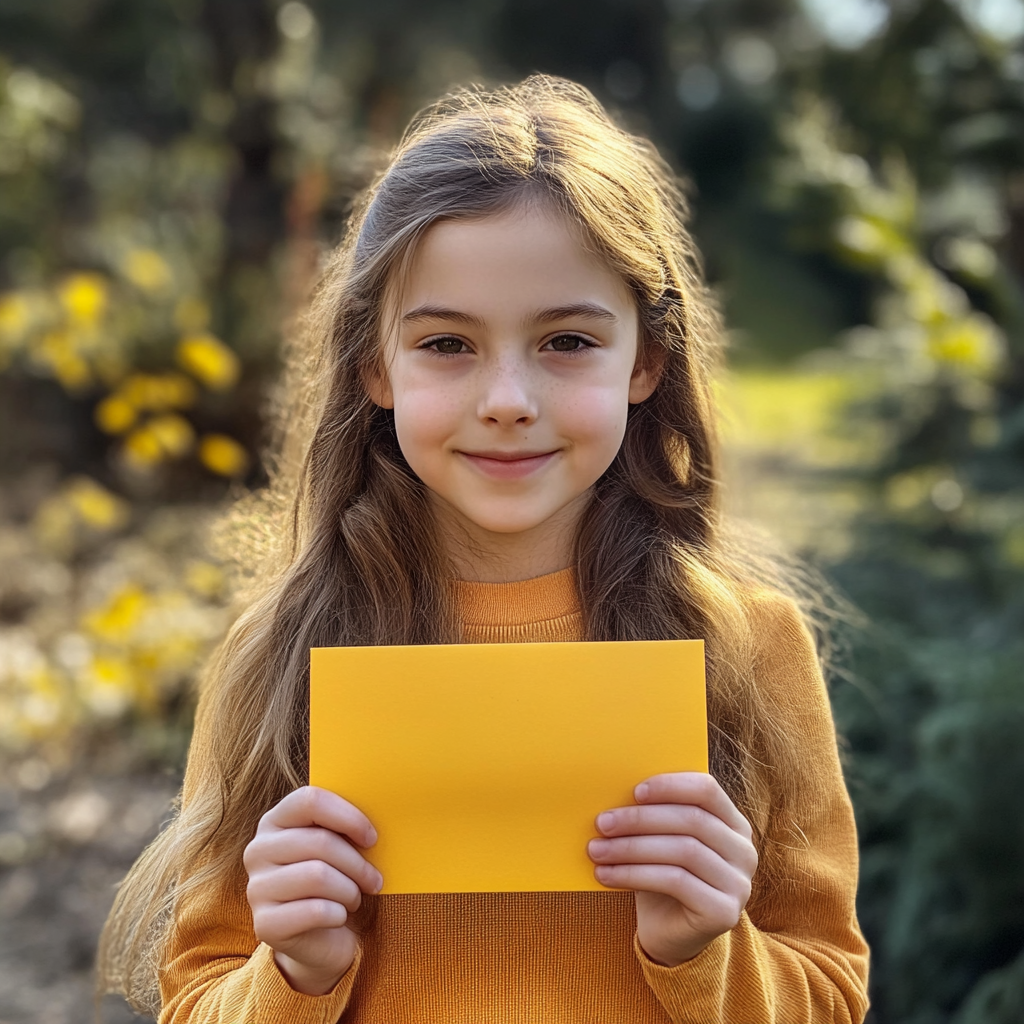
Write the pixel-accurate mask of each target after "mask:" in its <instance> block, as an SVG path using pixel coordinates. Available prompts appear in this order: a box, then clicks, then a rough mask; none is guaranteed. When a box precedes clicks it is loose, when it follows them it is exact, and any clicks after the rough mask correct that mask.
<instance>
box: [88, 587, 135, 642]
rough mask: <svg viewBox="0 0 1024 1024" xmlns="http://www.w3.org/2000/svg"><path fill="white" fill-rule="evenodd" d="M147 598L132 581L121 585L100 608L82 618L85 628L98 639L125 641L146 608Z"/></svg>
mask: <svg viewBox="0 0 1024 1024" xmlns="http://www.w3.org/2000/svg"><path fill="white" fill-rule="evenodd" d="M147 605H148V598H147V596H146V594H145V593H144V592H143V591H142V590H141V589H140V588H139V587H138V586H136V585H135V584H134V583H129V584H128V585H127V586H125V587H122V589H121V590H119V591H118V592H117V593H116V594H114V596H113V597H112V598H111V599H110V600H109V601H108V602H107V604H106V605H105V606H104V607H102V608H97V609H96V610H95V611H92V612H90V613H89V614H88V615H86V616H85V617H84V619H83V622H82V624H83V625H84V627H85V629H86V630H87V631H88V632H89V633H91V634H92V635H93V636H95V637H98V638H99V639H100V640H108V641H114V642H116V643H125V642H127V641H128V639H129V638H130V636H131V634H132V631H133V630H134V629H135V628H136V627H137V626H138V624H139V622H140V621H141V619H142V617H143V615H144V614H145V612H146V610H147Z"/></svg>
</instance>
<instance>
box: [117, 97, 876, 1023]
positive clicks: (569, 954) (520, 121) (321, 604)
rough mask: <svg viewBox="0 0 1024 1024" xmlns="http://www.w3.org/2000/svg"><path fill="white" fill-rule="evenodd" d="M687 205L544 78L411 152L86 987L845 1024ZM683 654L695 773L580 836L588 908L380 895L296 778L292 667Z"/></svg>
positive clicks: (368, 216)
mask: <svg viewBox="0 0 1024 1024" xmlns="http://www.w3.org/2000/svg"><path fill="white" fill-rule="evenodd" d="M684 212H685V211H684V208H683V202H682V199H681V196H680V193H679V191H678V190H677V187H676V185H675V184H674V182H673V179H672V176H671V174H670V173H669V171H668V169H667V167H666V166H665V165H664V164H663V163H662V162H661V160H660V159H659V158H658V157H657V155H656V154H655V153H654V151H653V149H652V148H651V146H650V145H649V144H647V143H646V142H644V141H642V140H640V139H637V138H634V137H631V136H629V135H627V134H626V133H625V132H623V131H621V130H620V129H618V128H617V127H615V126H614V124H613V123H612V122H611V121H610V120H609V118H608V116H607V115H606V114H605V112H604V111H603V110H602V108H601V107H600V106H599V105H598V104H597V102H596V101H595V100H594V99H593V97H592V96H591V95H590V94H589V93H588V92H586V91H585V90H584V89H582V88H580V87H578V86H575V85H572V84H570V83H568V82H565V81H562V80H558V79H552V78H547V77H533V78H530V79H528V80H527V81H526V82H524V83H522V84H521V85H519V86H517V87H515V88H511V89H502V90H498V91H496V92H494V93H480V92H462V93H458V94H456V95H455V96H454V97H450V98H449V99H448V100H447V101H443V102H442V103H440V104H438V105H437V106H435V107H434V108H432V109H431V110H430V111H428V112H427V113H426V114H425V115H423V116H422V117H420V118H419V119H418V120H417V121H416V122H415V123H414V125H413V127H412V128H410V130H409V132H408V133H407V135H406V137H405V139H404V140H403V141H402V143H401V144H400V146H399V148H398V151H397V153H396V155H395V157H394V159H393V160H392V162H391V164H390V166H389V167H388V169H387V171H386V172H385V173H384V174H383V175H382V176H381V177H380V179H379V180H378V181H377V183H376V184H375V185H374V186H373V187H372V188H371V189H370V191H369V193H368V195H367V197H366V198H365V201H364V203H363V205H362V207H361V209H359V210H358V211H357V214H356V215H355V217H354V219H353V223H352V226H351V231H350V237H349V242H348V243H347V245H346V246H344V247H343V248H342V249H341V250H340V251H339V252H338V253H337V254H336V255H335V257H334V258H333V260H332V261H331V263H330V264H329V266H328V268H327V271H326V274H325V277H324V280H323V283H322V285H321V287H320V289H319V291H318V293H317V296H316V299H315V302H314V306H313V310H312V313H311V316H310V321H309V327H310V330H309V332H308V334H309V337H310V338H311V339H312V340H313V342H314V343H315V345H316V346H317V347H316V356H315V358H314V359H308V358H307V359H304V358H301V357H300V359H299V360H297V362H296V366H297V371H296V374H294V375H293V385H294V386H293V389H292V401H291V402H290V403H286V405H285V407H284V417H283V418H284V421H285V426H286V428H287V430H286V437H285V440H284V445H283V449H282V450H283V452H284V453H285V457H284V458H282V460H281V463H280V464H281V467H282V468H281V472H280V473H279V475H278V476H279V478H278V481H277V485H276V486H277V491H276V493H278V494H284V493H289V492H290V494H291V499H292V503H293V515H292V517H291V527H290V531H289V535H290V540H291V547H290V551H289V553H288V554H287V556H286V557H285V558H284V560H283V563H282V564H281V566H280V567H279V569H278V570H277V571H276V572H275V573H274V574H273V575H270V576H268V577H267V579H266V582H265V583H264V584H263V589H262V592H261V593H260V594H259V595H258V597H257V598H256V600H255V601H254V602H253V603H252V604H251V606H250V608H249V609H248V611H247V612H246V613H245V614H243V615H242V616H241V617H240V618H239V620H238V622H237V623H236V625H235V626H234V628H233V629H232V631H231V633H230V635H229V636H228V638H227V640H226V641H225V642H224V644H223V646H222V647H221V649H220V651H219V653H218V654H217V656H216V657H215V658H214V660H213V662H212V665H211V666H210V668H209V671H208V673H207V675H206V678H205V682H204V686H203V688H202V691H201V697H200V702H199V708H198V711H197V716H196V726H195V734H194V737H193V740H192V746H191V750H190V753H189V759H188V767H187V770H186V775H185V782H184V787H183V792H182V798H181V805H180V811H179V813H178V815H177V817H176V818H175V819H174V821H173V822H172V823H171V825H170V826H169V827H168V828H167V829H166V830H165V831H164V832H163V833H162V834H161V835H160V836H159V837H158V838H157V839H156V840H155V841H154V842H153V844H152V845H151V846H150V847H149V848H148V849H147V850H146V851H145V852H144V853H143V855H142V856H141V857H140V858H139V860H138V862H137V863H136V865H135V866H134V868H133V869H132V871H131V872H130V874H129V875H128V877H127V878H126V880H125V881H124V883H123V884H122V886H121V888H120V890H119V893H118V896H117V901H116V903H115V905H114V908H113V910H112V912H111V916H110V919H109V921H108V923H107V926H106V929H105V931H104V936H103V941H102V945H101V964H100V966H101V987H102V988H103V989H105V990H107V989H111V988H114V989H120V990H122V991H125V992H126V994H127V995H128V996H129V998H130V999H132V1001H133V1002H134V1003H135V1005H136V1006H138V1007H140V1008H143V1009H149V1010H150V1011H152V1012H154V1013H155V1012H157V1011H158V1012H159V1020H160V1024H186V1022H189V1024H206V1022H210V1024H212V1022H224V1024H240V1022H247V1024H251V1022H259V1024H263V1022H265V1024H284V1022H288V1024H291V1022H306V1021H310V1022H323V1024H331V1022H335V1021H338V1020H341V1021H345V1022H353V1024H354V1022H381V1024H391V1022H393V1024H411V1022H417V1024H428V1022H434V1021H436V1022H442V1021H443V1022H445V1024H454V1022H463V1021H464V1022H473V1024H481V1022H484V1021H487V1022H504V1021H509V1022H511V1021H523V1022H525V1021H536V1022H541V1021H543V1022H545V1024H557V1022H566V1024H570V1022H571V1024H584V1022H601V1024H612V1022H623V1024H625V1022H628V1024H640V1022H655V1021H658V1022H667V1021H673V1022H676V1024H682V1022H687V1024H713V1022H716V1021H722V1022H725V1021H728V1022H734V1024H808V1022H825V1021H842V1022H860V1021H861V1020H862V1019H863V1017H864V1014H865V1011H866V1007H867V1000H866V996H865V989H866V975H867V948H866V946H865V944H864V940H863V938H862V936H861V933H860V931H859V929H858V926H857V921H856V916H855V911H854V893H855V886H856V877H857V848H856V836H855V832H854V824H853V817H852V813H851V808H850V802H849V799H848V797H847V794H846V791H845V788H844V786H843V781H842V776H841V773H840V768H839V761H838V757H837V752H836V741H835V734H834V729H833V725H832V720H831V716H830V712H829V707H828V702H827V697H826V694H825V689H824V685H823V682H822V678H821V673H820V670H819V665H818V661H817V658H816V655H815V650H814V646H813V642H812V640H811V637H810V634H809V632H808V630H807V629H806V628H805V626H804V624H803V622H802V620H801V618H800V615H799V613H798V611H797V609H796V606H795V604H794V602H793V601H792V600H791V599H789V598H787V597H784V596H782V593H781V590H782V583H781V582H779V580H781V574H780V573H778V572H776V573H775V574H774V576H773V575H772V574H771V573H770V572H768V570H767V569H765V567H764V564H763V560H762V561H761V562H759V561H758V560H757V559H756V558H754V557H752V556H745V555H743V554H742V553H741V552H740V551H739V550H738V549H737V548H736V547H735V545H730V544H727V542H726V540H725V539H724V535H723V533H722V530H721V527H720V525H719V521H718V511H717V507H718V488H719V480H718V466H717V461H716V445H715V435H714V414H713V409H712V402H711V387H710V373H711V370H712V368H713V363H714V355H715V350H716V343H717V338H718V324H717V321H716V318H715V316H714V314H713V311H712V307H711V304H710V302H709V299H708V296H707V294H706V292H705V290H704V287H703V286H702V284H701V281H700V278H699V274H698V270H697V261H696V254H695V252H694V249H693V246H692V243H691V242H690V239H689V237H688V235H687V233H686V231H685V229H684V227H683V215H684ZM296 452H301V453H302V462H301V470H300V471H299V472H298V473H297V474H294V475H290V474H289V472H288V465H289V458H291V456H292V453H296ZM759 565H760V568H758V566H759ZM773 579H774V580H775V582H774V583H773V582H772V580H773ZM687 637H702V638H705V640H706V647H707V654H708V701H709V719H710V722H711V736H710V740H711V764H712V771H711V774H710V775H703V774H698V773H670V774H666V775H660V776H655V777H653V778H650V779H645V780H641V779H638V780H636V781H637V787H636V790H635V793H634V803H633V804H632V805H631V806H629V807H619V808H609V809H608V811H607V812H606V813H604V814H602V815H600V816H599V818H598V819H597V821H596V822H595V838H594V840H593V841H592V842H591V843H590V845H589V846H588V849H587V852H588V854H589V855H590V857H591V859H592V860H593V861H594V864H595V869H594V870H595V872H596V877H597V879H598V880H599V881H600V882H601V883H603V885H604V886H606V887H607V889H608V891H607V892H572V893H550V892H542V893H460V894H436V895H391V896H389V895H380V896H378V895H375V894H376V893H377V892H378V891H379V890H380V887H381V885H382V879H381V877H380V875H379V873H378V872H377V870H376V869H375V868H374V867H373V866H372V859H373V856H372V847H373V844H374V842H375V832H374V825H373V823H372V822H370V821H369V820H368V819H367V818H366V816H365V815H364V814H363V813H362V812H361V811H360V810H359V809H358V808H357V807H354V806H353V805H352V804H350V803H349V802H347V801H346V800H345V799H343V798H342V797H340V796H337V795H335V794H332V793H329V792H326V791H324V790H320V789H315V788H312V787H309V786H304V785H303V783H304V781H305V773H306V766H307V758H308V750H307V725H308V699H307V695H308V690H307V684H308V659H309V649H310V648H311V647H314V646H327V645H335V644H341V645H352V644H419V643H447V642H496V641H509V642H512V641H518V642H527V641H539V640H563V641H564V640H584V639H588V640H639V639H669V638H687ZM630 685H632V684H631V681H629V680H625V679H624V680H623V690H624V699H628V693H629V686H630ZM343 741H344V738H343V737H341V738H339V742H343Z"/></svg>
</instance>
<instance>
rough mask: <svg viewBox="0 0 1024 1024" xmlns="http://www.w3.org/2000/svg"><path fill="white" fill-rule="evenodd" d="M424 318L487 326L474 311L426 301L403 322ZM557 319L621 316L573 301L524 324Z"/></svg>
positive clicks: (613, 320) (613, 318)
mask: <svg viewBox="0 0 1024 1024" xmlns="http://www.w3.org/2000/svg"><path fill="white" fill-rule="evenodd" d="M422 320H450V321H453V322H455V323H460V324H468V325H469V326H470V327H481V328H482V327H484V326H485V324H484V321H483V320H482V319H481V318H480V317H478V316H474V315H473V314H472V313H465V312H463V311H462V310H459V309H449V308H448V307H447V306H436V305H433V304H431V303H424V304H423V305H422V306H417V307H416V308H415V309H410V310H409V312H408V313H404V314H403V315H402V323H403V324H410V323H418V322H419V321H422ZM556 320H600V321H604V322H606V323H618V320H619V318H618V317H617V316H616V315H615V314H614V313H613V312H612V311H611V310H610V309H605V307H604V306H599V305H598V304H597V303H596V302H571V303H569V304H568V305H565V306H551V307H549V308H548V309H539V310H537V311H536V312H535V313H532V314H530V315H529V316H527V317H524V318H523V326H524V327H530V326H533V325H534V324H547V323H552V322H554V321H556Z"/></svg>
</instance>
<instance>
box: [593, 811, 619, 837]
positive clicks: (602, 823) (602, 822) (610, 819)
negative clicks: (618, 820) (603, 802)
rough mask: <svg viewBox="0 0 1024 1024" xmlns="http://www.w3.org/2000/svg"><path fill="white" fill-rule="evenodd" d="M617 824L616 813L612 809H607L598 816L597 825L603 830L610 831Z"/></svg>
mask: <svg viewBox="0 0 1024 1024" xmlns="http://www.w3.org/2000/svg"><path fill="white" fill-rule="evenodd" d="M614 824H615V815H614V814H612V812H611V811H605V812H604V813H603V814H599V815H598V816H597V827H598V830H599V831H601V832H608V831H609V830H610V829H611V827H612V825H614Z"/></svg>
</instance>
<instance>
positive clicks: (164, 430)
mask: <svg viewBox="0 0 1024 1024" xmlns="http://www.w3.org/2000/svg"><path fill="white" fill-rule="evenodd" d="M148 426H149V429H150V431H152V433H153V434H154V435H155V437H156V438H157V440H158V441H159V442H160V447H161V448H163V450H164V451H165V452H166V453H167V455H169V456H172V457H177V456H179V455H184V454H185V453H186V452H188V451H190V450H191V448H192V445H193V444H195V440H196V435H195V431H194V430H193V429H192V424H191V423H189V421H188V420H187V419H185V418H184V417H183V416H179V415H177V413H173V412H170V413H166V414H165V415H163V416H154V417H153V419H151V420H150V421H149V424H148Z"/></svg>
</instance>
